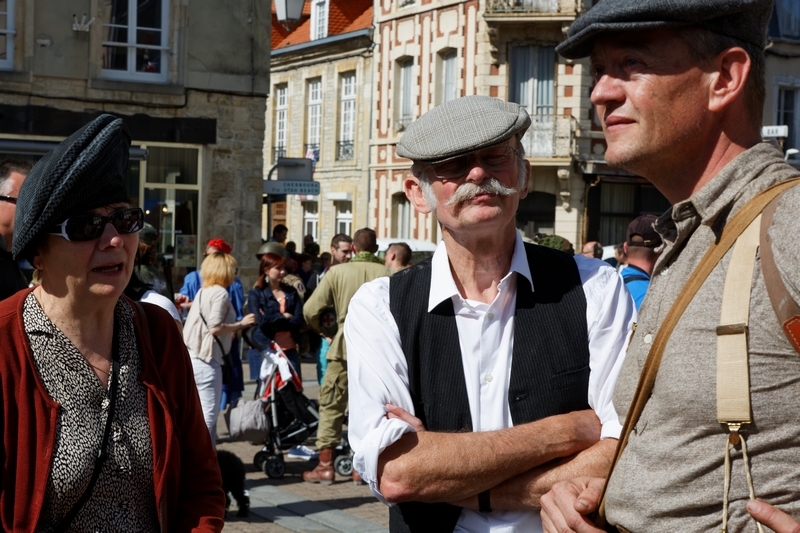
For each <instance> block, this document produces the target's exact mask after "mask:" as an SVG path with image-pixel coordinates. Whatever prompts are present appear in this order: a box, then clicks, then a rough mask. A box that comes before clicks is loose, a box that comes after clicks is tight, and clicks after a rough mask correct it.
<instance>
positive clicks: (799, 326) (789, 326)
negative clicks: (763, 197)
mask: <svg viewBox="0 0 800 533" xmlns="http://www.w3.org/2000/svg"><path fill="white" fill-rule="evenodd" d="M781 196H782V195H780V194H779V195H778V196H776V197H775V199H774V200H772V201H771V202H770V203H769V204H768V205H767V207H766V208H764V212H763V213H762V217H761V239H760V240H761V271H762V272H763V274H764V283H765V284H766V286H767V294H768V295H769V300H770V302H771V303H772V308H773V309H774V310H775V315H777V317H778V322H780V324H781V327H782V328H783V331H784V333H785V334H786V338H787V339H789V342H791V343H792V346H793V347H794V349H795V351H797V352H798V353H800V306H798V305H797V302H795V301H794V298H792V295H791V294H789V291H788V290H787V289H786V285H784V283H783V280H782V279H781V274H780V272H778V267H777V265H775V256H774V255H773V253H772V239H771V238H770V236H769V228H770V227H771V226H772V219H773V217H774V216H775V209H776V207H777V206H778V200H779V199H780V197H781Z"/></svg>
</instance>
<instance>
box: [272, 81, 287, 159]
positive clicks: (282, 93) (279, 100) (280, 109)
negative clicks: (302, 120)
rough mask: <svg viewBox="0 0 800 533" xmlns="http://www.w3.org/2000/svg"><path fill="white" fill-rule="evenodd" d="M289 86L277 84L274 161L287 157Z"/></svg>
mask: <svg viewBox="0 0 800 533" xmlns="http://www.w3.org/2000/svg"><path fill="white" fill-rule="evenodd" d="M288 92H289V87H288V86H287V85H286V84H285V83H282V84H281V85H276V86H275V146H273V147H272V162H273V163H277V162H278V158H279V157H286V114H287V113H288V112H289V99H288Z"/></svg>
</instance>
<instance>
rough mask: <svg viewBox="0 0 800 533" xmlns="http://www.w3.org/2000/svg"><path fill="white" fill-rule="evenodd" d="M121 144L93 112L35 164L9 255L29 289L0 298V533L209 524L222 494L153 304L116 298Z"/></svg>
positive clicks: (186, 381) (167, 329)
mask: <svg viewBox="0 0 800 533" xmlns="http://www.w3.org/2000/svg"><path fill="white" fill-rule="evenodd" d="M129 147H130V137H129V135H128V132H127V130H126V128H125V126H124V124H123V123H122V121H121V120H120V119H117V118H115V117H112V116H110V115H102V116H100V117H98V118H97V119H95V120H94V121H92V122H91V123H90V124H88V125H86V126H84V127H83V128H81V129H80V130H79V131H78V132H76V133H75V134H73V135H72V136H70V137H69V138H68V139H66V140H65V141H64V142H62V143H61V144H59V145H58V146H57V147H56V148H55V149H54V150H53V151H52V152H50V153H49V154H47V155H46V156H45V157H44V158H43V159H42V160H41V161H39V162H38V163H37V164H36V166H35V167H34V168H33V170H32V171H31V173H30V174H29V176H28V178H27V180H26V181H25V183H24V185H23V187H22V189H21V191H20V194H19V200H18V204H17V215H16V219H15V225H16V233H15V236H14V247H13V250H12V252H13V255H14V257H15V258H16V259H21V258H25V259H28V260H29V261H30V262H31V264H33V265H34V267H35V268H36V270H37V273H38V277H39V279H40V280H41V285H39V286H37V287H36V288H35V289H32V290H26V291H21V292H19V293H17V294H16V295H15V296H14V297H11V298H9V299H7V300H5V301H3V302H2V303H0V346H2V352H3V356H2V357H0V396H1V397H2V407H0V424H1V425H2V437H3V438H2V445H1V446H2V447H1V448H0V469H2V470H0V522H2V527H3V529H4V530H14V531H34V530H36V531H68V530H74V531H84V530H87V531H88V530H95V529H96V528H97V526H98V525H100V524H102V527H103V528H104V529H106V530H109V531H163V530H172V531H204V532H212V531H219V530H221V529H222V525H223V522H222V516H223V512H224V505H225V497H224V494H223V493H222V488H221V487H222V483H221V479H220V474H219V469H218V466H217V462H216V458H215V454H214V451H213V448H212V446H211V440H210V438H209V435H208V431H207V430H206V427H205V423H204V422H203V415H202V412H201V410H200V405H199V401H198V398H197V392H196V389H195V386H194V382H193V380H192V366H191V363H190V361H189V355H188V353H187V351H186V348H185V346H184V344H183V342H182V339H181V335H180V333H179V332H178V329H177V328H176V326H175V323H174V321H173V320H172V318H171V317H170V316H169V314H168V313H166V312H165V311H164V310H162V309H160V308H158V307H155V306H152V305H149V304H139V303H134V302H132V301H131V300H129V299H127V298H126V297H124V296H122V293H123V291H124V289H125V286H126V285H127V283H128V280H129V278H130V276H131V272H132V270H133V266H134V259H135V255H136V250H137V247H138V242H139V236H138V231H139V230H140V229H141V228H142V226H143V224H144V213H143V212H142V210H141V209H140V208H138V207H133V206H132V205H131V204H130V203H129V200H128V195H127V192H126V189H125V176H126V173H127V166H128V151H129Z"/></svg>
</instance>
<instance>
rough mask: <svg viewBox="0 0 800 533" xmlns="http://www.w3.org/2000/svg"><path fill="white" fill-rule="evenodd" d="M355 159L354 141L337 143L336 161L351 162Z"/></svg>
mask: <svg viewBox="0 0 800 533" xmlns="http://www.w3.org/2000/svg"><path fill="white" fill-rule="evenodd" d="M354 157H355V143H354V142H353V141H339V142H338V143H337V150H336V159H337V160H339V161H349V160H351V159H353V158H354Z"/></svg>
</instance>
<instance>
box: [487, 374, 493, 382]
mask: <svg viewBox="0 0 800 533" xmlns="http://www.w3.org/2000/svg"><path fill="white" fill-rule="evenodd" d="M492 379H493V378H492V375H491V374H486V381H487V382H491V381H492Z"/></svg>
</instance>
